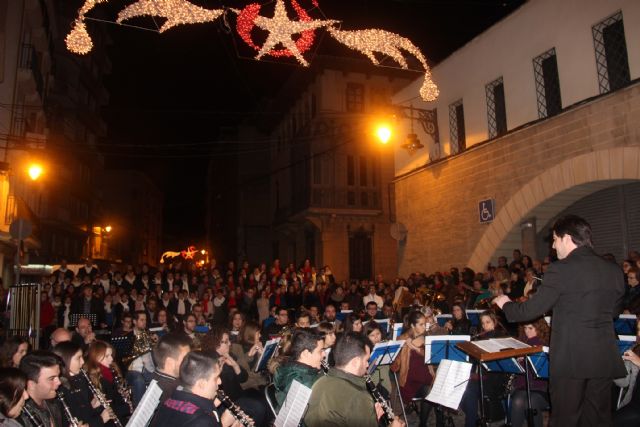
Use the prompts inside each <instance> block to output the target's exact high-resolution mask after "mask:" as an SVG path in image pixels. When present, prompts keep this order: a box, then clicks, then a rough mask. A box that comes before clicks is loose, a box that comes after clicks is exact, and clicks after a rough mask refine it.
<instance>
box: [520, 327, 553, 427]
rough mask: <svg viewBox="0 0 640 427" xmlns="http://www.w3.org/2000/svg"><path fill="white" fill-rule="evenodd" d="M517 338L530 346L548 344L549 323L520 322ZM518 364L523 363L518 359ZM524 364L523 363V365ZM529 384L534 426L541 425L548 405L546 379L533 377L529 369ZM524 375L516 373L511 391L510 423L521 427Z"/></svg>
mask: <svg viewBox="0 0 640 427" xmlns="http://www.w3.org/2000/svg"><path fill="white" fill-rule="evenodd" d="M518 332H519V333H518V339H519V340H520V341H523V342H526V343H527V344H529V345H531V346H538V345H549V334H550V333H551V331H550V330H549V325H548V324H547V322H546V321H545V320H544V318H540V319H538V320H536V321H535V322H531V323H523V324H520V326H519V328H518ZM519 362H520V364H523V363H524V359H523V360H519ZM523 366H524V365H523ZM529 384H530V387H531V407H532V409H534V410H535V411H536V413H535V417H534V424H535V427H542V411H543V410H544V409H545V408H548V407H549V392H548V387H549V384H548V381H546V380H543V379H540V378H535V376H534V374H533V372H532V370H529ZM526 385H527V384H526V380H525V377H524V375H516V376H515V378H514V380H513V391H511V397H510V402H511V417H510V418H511V425H512V426H513V427H522V426H524V425H526V419H527V417H526V410H527V392H526Z"/></svg>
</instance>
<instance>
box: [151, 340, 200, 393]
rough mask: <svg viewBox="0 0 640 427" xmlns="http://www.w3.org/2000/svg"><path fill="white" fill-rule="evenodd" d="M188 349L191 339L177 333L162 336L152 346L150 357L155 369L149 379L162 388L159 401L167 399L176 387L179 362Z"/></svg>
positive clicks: (189, 348)
mask: <svg viewBox="0 0 640 427" xmlns="http://www.w3.org/2000/svg"><path fill="white" fill-rule="evenodd" d="M190 350H191V340H190V339H189V338H187V337H186V336H184V335H182V334H178V333H170V334H167V335H164V336H162V337H161V338H160V340H159V341H158V344H157V345H156V346H155V347H154V348H153V351H152V357H153V362H154V364H155V367H156V369H155V371H153V373H152V374H151V379H153V380H156V381H157V382H158V386H159V387H160V388H161V389H162V395H161V396H160V403H162V402H164V401H165V400H166V399H168V398H169V396H171V394H172V393H173V392H174V390H175V389H176V387H178V377H179V376H180V364H181V363H182V361H183V360H184V358H185V356H186V355H187V353H189V351H190Z"/></svg>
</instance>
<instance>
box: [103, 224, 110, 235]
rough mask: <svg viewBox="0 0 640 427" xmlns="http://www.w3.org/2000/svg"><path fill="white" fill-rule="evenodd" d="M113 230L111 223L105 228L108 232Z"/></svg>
mask: <svg viewBox="0 0 640 427" xmlns="http://www.w3.org/2000/svg"><path fill="white" fill-rule="evenodd" d="M111 230H112V228H111V226H110V225H107V226H106V227H105V228H104V231H106V232H107V233H111Z"/></svg>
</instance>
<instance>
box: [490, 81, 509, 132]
mask: <svg viewBox="0 0 640 427" xmlns="http://www.w3.org/2000/svg"><path fill="white" fill-rule="evenodd" d="M485 92H486V94H487V120H488V123H489V138H495V137H497V136H501V135H504V134H505V133H507V107H506V105H505V99H504V83H503V82H502V77H500V78H499V79H496V80H494V81H492V82H491V83H489V84H488V85H487V86H485Z"/></svg>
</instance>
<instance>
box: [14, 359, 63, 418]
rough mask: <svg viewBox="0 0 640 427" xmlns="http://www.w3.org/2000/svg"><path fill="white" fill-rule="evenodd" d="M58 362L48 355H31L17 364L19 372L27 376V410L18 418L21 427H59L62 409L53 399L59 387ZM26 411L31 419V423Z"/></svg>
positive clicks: (59, 362)
mask: <svg viewBox="0 0 640 427" xmlns="http://www.w3.org/2000/svg"><path fill="white" fill-rule="evenodd" d="M61 363H62V362H61V361H60V359H59V358H58V357H57V356H56V355H55V354H53V353H51V352H49V351H34V352H32V353H29V354H27V355H26V356H25V357H23V358H22V360H21V361H20V370H21V371H22V372H24V373H25V374H26V375H27V394H28V395H29V399H28V400H27V401H26V402H25V404H24V406H25V407H26V408H27V409H26V410H23V411H22V413H21V414H20V417H19V421H20V424H22V425H23V426H24V427H40V426H47V427H48V426H52V427H63V426H66V422H63V415H62V408H61V407H60V404H59V401H58V400H57V399H56V391H57V390H58V388H59V387H60V365H61ZM27 411H28V412H29V413H30V414H31V415H32V416H33V417H34V418H35V422H34V420H33V419H31V418H30V417H29V416H27Z"/></svg>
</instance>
